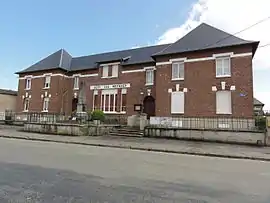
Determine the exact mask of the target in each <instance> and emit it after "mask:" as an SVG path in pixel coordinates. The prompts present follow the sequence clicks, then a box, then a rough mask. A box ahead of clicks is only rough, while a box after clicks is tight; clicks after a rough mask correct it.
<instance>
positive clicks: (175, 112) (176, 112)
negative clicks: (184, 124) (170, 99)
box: [171, 112, 184, 115]
mask: <svg viewBox="0 0 270 203" xmlns="http://www.w3.org/2000/svg"><path fill="white" fill-rule="evenodd" d="M171 114H181V115H183V114H184V112H171Z"/></svg>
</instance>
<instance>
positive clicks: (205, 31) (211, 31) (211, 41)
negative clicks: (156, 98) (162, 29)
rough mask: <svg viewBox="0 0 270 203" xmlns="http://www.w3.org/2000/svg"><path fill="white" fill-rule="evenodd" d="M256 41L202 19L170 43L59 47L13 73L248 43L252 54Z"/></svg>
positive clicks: (136, 61) (140, 59)
mask: <svg viewBox="0 0 270 203" xmlns="http://www.w3.org/2000/svg"><path fill="white" fill-rule="evenodd" d="M258 43H259V42H254V41H247V40H243V39H240V38H238V37H236V36H233V35H231V34H228V33H226V32H224V31H222V30H219V29H217V28H214V27H212V26H210V25H207V24H205V23H202V24H201V25H199V26H198V27H196V28H195V29H193V30H192V31H191V32H189V33H188V34H187V35H185V36H184V37H182V38H181V39H179V40H178V41H176V42H175V43H173V44H165V45H156V46H149V47H141V48H136V49H128V50H122V51H114V52H108V53H101V54H95V55H89V56H82V57H73V58H72V56H71V55H69V54H68V53H67V52H66V51H65V50H64V49H61V50H59V51H57V52H55V53H53V54H51V55H50V56H48V57H46V58H44V59H43V60H41V61H39V62H37V63H36V64H34V65H32V66H30V67H29V68H27V69H25V70H23V71H20V72H17V74H20V73H29V72H35V71H44V70H51V69H55V68H61V69H63V70H65V71H79V70H85V69H95V68H97V67H98V64H99V63H105V62H114V61H121V65H123V66H125V65H131V64H140V63H150V62H155V60H154V58H155V57H157V56H160V55H167V54H174V53H182V52H189V51H198V50H204V49H210V48H220V47H226V46H234V45H242V44H252V47H253V54H254V53H255V51H256V49H257V46H258ZM123 58H126V60H124V61H123V60H122V59H123Z"/></svg>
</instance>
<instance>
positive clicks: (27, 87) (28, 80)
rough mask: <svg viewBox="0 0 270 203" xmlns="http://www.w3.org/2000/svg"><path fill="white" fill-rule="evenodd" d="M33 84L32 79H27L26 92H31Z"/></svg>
mask: <svg viewBox="0 0 270 203" xmlns="http://www.w3.org/2000/svg"><path fill="white" fill-rule="evenodd" d="M31 83H32V78H26V79H25V90H30V89H31Z"/></svg>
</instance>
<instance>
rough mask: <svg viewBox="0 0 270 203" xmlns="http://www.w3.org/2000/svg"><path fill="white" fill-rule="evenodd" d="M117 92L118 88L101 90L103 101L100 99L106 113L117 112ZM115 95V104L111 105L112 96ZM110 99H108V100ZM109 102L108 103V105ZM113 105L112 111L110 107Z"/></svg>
mask: <svg viewBox="0 0 270 203" xmlns="http://www.w3.org/2000/svg"><path fill="white" fill-rule="evenodd" d="M117 94H118V89H110V90H102V91H101V101H100V109H101V110H102V111H103V112H104V113H106V114H110V113H117V101H116V99H117ZM112 95H113V105H111V98H112V97H111V96H112ZM107 99H108V101H107ZM106 104H107V105H106ZM111 106H112V107H113V109H112V111H111V108H110V107H111Z"/></svg>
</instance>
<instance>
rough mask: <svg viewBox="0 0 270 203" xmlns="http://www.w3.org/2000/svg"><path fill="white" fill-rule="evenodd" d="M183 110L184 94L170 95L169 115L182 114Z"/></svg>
mask: <svg viewBox="0 0 270 203" xmlns="http://www.w3.org/2000/svg"><path fill="white" fill-rule="evenodd" d="M184 109H185V94H184V92H172V93H171V113H179V114H182V113H184Z"/></svg>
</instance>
